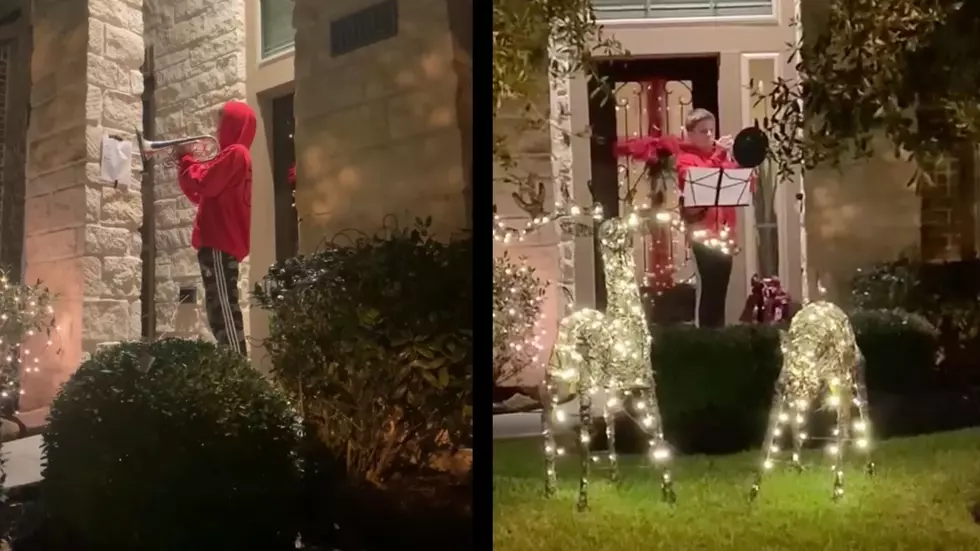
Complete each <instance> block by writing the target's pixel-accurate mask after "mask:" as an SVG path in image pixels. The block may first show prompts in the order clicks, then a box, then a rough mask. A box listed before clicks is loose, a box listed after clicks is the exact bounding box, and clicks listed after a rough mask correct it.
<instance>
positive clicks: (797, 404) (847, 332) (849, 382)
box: [750, 302, 875, 501]
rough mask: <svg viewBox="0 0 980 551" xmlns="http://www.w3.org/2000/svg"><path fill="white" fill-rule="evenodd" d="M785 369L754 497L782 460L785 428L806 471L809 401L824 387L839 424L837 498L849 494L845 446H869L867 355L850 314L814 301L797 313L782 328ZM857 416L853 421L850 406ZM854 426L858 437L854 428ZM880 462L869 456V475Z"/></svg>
mask: <svg viewBox="0 0 980 551" xmlns="http://www.w3.org/2000/svg"><path fill="white" fill-rule="evenodd" d="M780 341H781V348H782V353H783V367H782V370H781V371H780V373H779V378H778V380H777V381H776V391H775V395H774V397H773V402H772V404H773V405H772V409H771V410H770V412H769V427H768V430H767V431H766V439H765V443H764V446H765V447H764V449H763V462H762V466H761V469H760V470H759V472H758V474H757V475H756V480H755V483H754V484H753V485H752V491H751V494H750V499H752V500H754V499H755V498H756V497H758V495H759V491H760V487H761V485H762V477H763V474H764V472H765V471H767V470H769V469H771V468H773V466H774V464H775V462H776V461H777V459H778V454H779V451H780V449H779V441H780V440H781V438H782V437H784V436H785V435H784V427H787V426H788V427H789V429H790V431H789V432H792V434H793V455H792V464H793V466H794V467H795V468H796V469H798V470H802V469H803V466H802V464H801V463H800V451H801V450H802V448H803V443H804V441H805V440H807V438H808V437H807V433H806V426H805V423H806V417H807V414H808V410H809V408H810V404H811V403H813V402H814V401H815V399H816V398H817V396H818V394H819V393H820V391H821V390H826V391H827V393H828V394H827V396H826V399H825V400H824V407H825V408H828V409H833V410H834V411H835V412H836V418H837V424H836V427H835V428H834V431H833V438H831V439H830V440H831V444H830V445H829V446H828V447H827V451H828V452H829V453H830V455H831V456H832V457H833V459H834V467H833V473H834V493H833V496H834V500H835V501H836V500H839V499H840V498H842V497H843V496H844V473H843V470H842V469H843V465H842V463H843V460H844V447H845V445H847V444H848V443H850V442H853V443H854V445H855V446H856V447H857V448H858V449H864V450H866V449H867V448H868V446H869V438H870V426H869V422H868V400H867V390H866V387H865V383H864V358H863V356H862V355H861V351H860V350H859V349H858V346H857V342H856V340H855V337H854V330H853V329H852V327H851V322H850V320H849V319H848V317H847V314H845V313H844V311H843V310H841V309H840V308H838V307H837V306H835V305H833V304H831V303H829V302H812V303H810V304H808V305H806V306H804V307H803V308H802V309H801V310H800V311H799V312H798V313H797V314H796V315H795V316H794V317H793V321H792V323H791V324H790V326H789V331H788V332H782V331H781V332H780ZM852 404H853V406H855V407H856V409H857V412H858V419H857V421H856V422H855V423H854V424H853V426H852V425H851V424H850V422H851V408H852ZM852 429H853V438H852V437H851V434H852V433H851V430H852ZM874 469H875V464H874V462H873V461H871V458H870V454H869V456H868V463H867V473H868V474H869V475H874Z"/></svg>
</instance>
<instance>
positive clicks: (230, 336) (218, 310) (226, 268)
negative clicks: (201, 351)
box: [197, 247, 248, 356]
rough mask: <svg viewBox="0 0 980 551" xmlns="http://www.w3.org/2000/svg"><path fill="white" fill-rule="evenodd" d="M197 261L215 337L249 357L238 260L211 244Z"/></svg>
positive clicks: (209, 319) (201, 251)
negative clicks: (241, 301) (239, 290)
mask: <svg viewBox="0 0 980 551" xmlns="http://www.w3.org/2000/svg"><path fill="white" fill-rule="evenodd" d="M197 260H198V262H200V264H201V278H202V279H203V280H204V308H205V310H206V311H207V313H208V324H209V325H210V326H211V332H212V333H213V334H214V338H215V340H217V341H218V344H219V345H223V346H230V347H231V348H232V350H234V351H236V352H238V353H239V354H241V355H243V356H247V355H248V353H247V352H246V350H245V328H244V323H243V321H242V308H241V305H240V304H239V303H238V260H236V259H235V257H233V256H231V255H230V254H228V253H226V252H222V251H219V250H217V249H212V248H210V247H202V248H201V249H200V250H199V251H197Z"/></svg>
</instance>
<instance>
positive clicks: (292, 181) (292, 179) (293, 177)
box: [287, 165, 296, 189]
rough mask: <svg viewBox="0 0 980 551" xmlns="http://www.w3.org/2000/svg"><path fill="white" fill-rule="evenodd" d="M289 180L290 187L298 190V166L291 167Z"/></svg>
mask: <svg viewBox="0 0 980 551" xmlns="http://www.w3.org/2000/svg"><path fill="white" fill-rule="evenodd" d="M287 178H288V179H289V185H291V186H293V188H294V189H295V188H296V165H293V166H291V167H289V173H288V175H287Z"/></svg>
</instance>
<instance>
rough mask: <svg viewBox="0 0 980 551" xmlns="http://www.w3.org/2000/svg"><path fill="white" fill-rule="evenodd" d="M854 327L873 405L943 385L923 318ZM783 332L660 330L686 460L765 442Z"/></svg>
mask: <svg viewBox="0 0 980 551" xmlns="http://www.w3.org/2000/svg"><path fill="white" fill-rule="evenodd" d="M852 321H853V323H854V328H855V332H856V334H857V339H858V345H859V346H860V347H861V350H862V352H863V353H864V356H865V359H866V362H867V363H866V377H867V381H868V386H869V392H870V393H871V394H872V398H871V399H872V401H873V400H874V396H875V395H882V394H901V393H906V392H919V391H922V390H923V389H929V388H936V387H937V386H938V385H939V382H940V379H941V377H939V374H938V373H937V372H936V370H935V363H936V362H935V358H936V355H937V351H938V344H937V338H936V334H935V331H934V330H933V329H932V327H931V326H930V325H929V324H928V323H927V322H925V321H924V320H923V319H922V318H920V317H918V316H915V315H911V314H908V313H905V312H901V311H859V312H856V313H855V314H853V315H852ZM778 331H779V327H777V326H771V325H734V326H729V327H726V328H723V329H717V330H714V329H698V328H695V327H693V326H690V325H680V326H665V327H656V328H655V329H654V343H655V344H654V348H653V361H654V368H655V370H656V372H657V383H658V388H659V396H660V408H661V413H662V414H663V417H664V423H665V432H666V435H667V437H668V439H669V440H670V442H671V443H672V444H673V445H675V446H677V447H678V448H679V449H680V450H681V451H684V452H686V453H731V452H735V451H739V450H743V449H747V448H750V447H754V446H757V445H758V443H759V442H761V441H762V437H763V434H762V433H763V431H764V430H765V426H766V419H767V414H768V409H769V407H770V401H771V399H772V390H773V388H774V385H775V381H776V377H777V376H778V374H779V369H780V365H781V361H782V359H781V354H780V352H779V332H778ZM888 430H889V428H888V427H878V428H877V432H878V433H879V434H881V433H882V432H883V431H884V432H886V433H887V432H888Z"/></svg>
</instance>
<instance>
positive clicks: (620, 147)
mask: <svg viewBox="0 0 980 551" xmlns="http://www.w3.org/2000/svg"><path fill="white" fill-rule="evenodd" d="M615 151H616V156H617V157H627V158H630V159H635V160H637V161H642V162H644V163H656V162H658V161H660V159H662V158H664V157H671V156H675V155H677V154H678V153H679V152H680V142H679V141H677V138H675V137H673V136H663V137H655V136H643V137H642V138H630V139H628V140H623V141H618V142H616V147H615Z"/></svg>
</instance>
